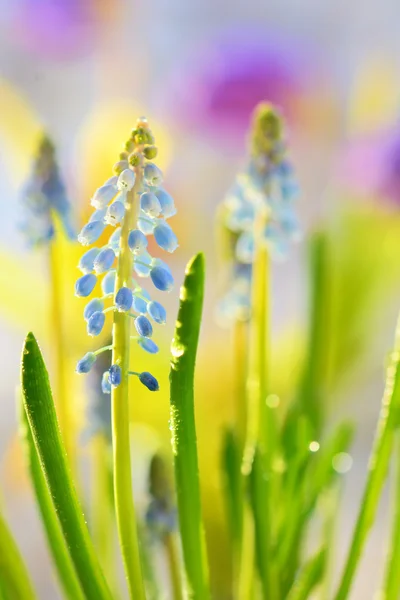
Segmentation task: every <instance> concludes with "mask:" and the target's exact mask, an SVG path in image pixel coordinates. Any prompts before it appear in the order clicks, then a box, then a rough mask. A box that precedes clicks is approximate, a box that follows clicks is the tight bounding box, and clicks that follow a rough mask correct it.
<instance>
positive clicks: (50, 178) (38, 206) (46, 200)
mask: <svg viewBox="0 0 400 600" xmlns="http://www.w3.org/2000/svg"><path fill="white" fill-rule="evenodd" d="M21 204H22V209H23V218H22V222H21V225H20V229H21V231H22V232H23V234H24V235H25V237H26V240H27V243H28V244H29V246H39V245H43V244H48V243H49V242H51V241H52V240H53V238H54V236H55V234H56V227H55V223H54V216H55V215H56V216H57V218H58V219H59V221H60V222H61V225H62V228H63V230H64V233H65V234H66V236H67V238H69V239H76V230H75V227H74V224H73V221H72V214H71V205H70V202H69V200H68V197H67V191H66V188H65V185H64V182H63V180H62V177H61V175H60V172H59V168H58V164H57V160H56V152H55V147H54V144H53V143H52V142H51V140H50V139H49V138H48V137H46V136H44V137H43V138H42V139H41V141H40V143H39V146H38V150H37V153H36V156H35V159H34V162H33V165H32V170H31V173H30V176H29V179H28V181H27V183H26V185H25V187H24V189H23V190H22V194H21Z"/></svg>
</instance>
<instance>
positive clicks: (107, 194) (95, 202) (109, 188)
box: [90, 184, 117, 209]
mask: <svg viewBox="0 0 400 600" xmlns="http://www.w3.org/2000/svg"><path fill="white" fill-rule="evenodd" d="M116 193H117V190H116V188H115V186H114V185H110V184H105V185H102V186H101V187H99V188H98V189H97V190H96V191H95V193H94V194H93V198H92V199H91V201H90V204H91V205H92V206H94V207H95V208H99V209H102V208H105V207H106V206H107V204H109V203H110V202H111V200H112V199H113V198H114V196H115V195H116Z"/></svg>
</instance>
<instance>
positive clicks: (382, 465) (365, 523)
mask: <svg viewBox="0 0 400 600" xmlns="http://www.w3.org/2000/svg"><path fill="white" fill-rule="evenodd" d="M399 352H400V319H399V321H398V324H397V329H396V341H395V352H394V353H393V354H392V361H391V364H390V366H389V367H388V369H387V376H386V386H385V392H384V396H383V400H382V407H381V414H380V418H379V423H378V427H377V431H376V435H375V442H374V447H373V449H372V454H371V457H370V461H369V470H368V477H367V481H366V484H365V488H364V495H363V499H362V502H361V508H360V512H359V514H358V518H357V522H356V525H355V528H354V533H353V538H352V541H351V545H350V549H349V553H348V555H347V560H346V563H345V566H344V569H343V574H342V578H341V580H340V584H339V588H338V591H337V593H336V596H335V600H345V599H346V598H347V597H348V595H349V592H350V588H351V585H352V583H353V579H354V575H355V572H356V569H357V566H358V564H359V561H360V557H361V553H362V550H363V548H364V545H365V541H366V539H367V536H368V533H369V530H370V529H371V527H372V524H373V522H374V519H375V514H376V510H377V508H378V503H379V499H380V496H381V493H382V489H383V485H384V483H385V480H386V477H387V472H388V466H389V461H390V455H391V452H392V448H393V438H394V432H395V430H396V429H397V428H398V425H399V411H400V367H399V364H400V363H399V356H400V354H399Z"/></svg>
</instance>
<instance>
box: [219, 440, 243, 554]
mask: <svg viewBox="0 0 400 600" xmlns="http://www.w3.org/2000/svg"><path fill="white" fill-rule="evenodd" d="M221 463H222V475H223V483H224V496H225V506H226V514H227V521H228V526H229V533H230V536H231V540H232V545H233V546H234V548H235V550H236V551H237V550H238V547H239V543H240V537H241V531H242V502H243V483H242V476H241V472H240V466H241V463H242V456H241V453H240V447H239V442H238V440H237V439H236V436H235V433H234V431H233V430H232V429H227V430H226V431H225V432H224V435H223V440H222V460H221Z"/></svg>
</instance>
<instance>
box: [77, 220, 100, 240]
mask: <svg viewBox="0 0 400 600" xmlns="http://www.w3.org/2000/svg"><path fill="white" fill-rule="evenodd" d="M104 227H105V225H104V223H103V221H90V223H87V224H86V225H85V226H84V227H83V228H82V230H81V232H80V234H79V235H78V242H79V243H80V244H82V246H91V244H94V242H97V240H98V239H99V237H100V236H101V234H102V233H103V231H104Z"/></svg>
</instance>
